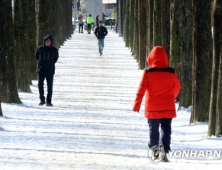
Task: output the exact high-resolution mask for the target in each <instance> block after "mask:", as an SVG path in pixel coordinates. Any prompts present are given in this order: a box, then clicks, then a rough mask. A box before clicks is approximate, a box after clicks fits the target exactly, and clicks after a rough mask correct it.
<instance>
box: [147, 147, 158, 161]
mask: <svg viewBox="0 0 222 170" xmlns="http://www.w3.org/2000/svg"><path fill="white" fill-rule="evenodd" d="M159 154H160V149H159V146H158V145H155V146H153V147H151V148H150V149H149V151H148V156H149V158H150V159H151V160H152V161H155V160H157V159H158V158H159Z"/></svg>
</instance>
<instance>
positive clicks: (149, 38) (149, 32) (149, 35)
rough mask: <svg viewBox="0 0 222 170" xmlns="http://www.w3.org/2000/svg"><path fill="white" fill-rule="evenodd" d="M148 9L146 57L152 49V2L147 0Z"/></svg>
mask: <svg viewBox="0 0 222 170" xmlns="http://www.w3.org/2000/svg"><path fill="white" fill-rule="evenodd" d="M147 3H148V9H147V29H146V30H147V49H146V54H147V55H148V54H149V53H150V51H151V50H152V48H153V18H154V14H153V12H154V11H153V7H154V2H153V0H148V2H147Z"/></svg>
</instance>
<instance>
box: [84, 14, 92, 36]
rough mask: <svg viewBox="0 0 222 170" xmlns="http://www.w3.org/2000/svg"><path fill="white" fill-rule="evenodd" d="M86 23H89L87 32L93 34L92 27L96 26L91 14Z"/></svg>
mask: <svg viewBox="0 0 222 170" xmlns="http://www.w3.org/2000/svg"><path fill="white" fill-rule="evenodd" d="M86 23H87V31H88V34H91V29H92V26H93V24H94V20H93V18H92V15H91V14H89V16H88V17H87V19H86Z"/></svg>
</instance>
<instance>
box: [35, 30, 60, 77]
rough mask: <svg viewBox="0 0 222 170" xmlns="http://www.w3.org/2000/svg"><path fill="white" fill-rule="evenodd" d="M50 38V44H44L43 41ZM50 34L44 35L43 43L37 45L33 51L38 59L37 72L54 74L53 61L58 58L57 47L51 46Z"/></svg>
mask: <svg viewBox="0 0 222 170" xmlns="http://www.w3.org/2000/svg"><path fill="white" fill-rule="evenodd" d="M47 39H50V40H51V45H50V46H45V41H46V40H47ZM52 39H53V38H52V36H51V35H50V34H48V35H46V36H45V38H44V45H41V46H39V47H38V49H37V50H36V53H35V57H36V59H37V60H38V69H37V72H38V73H39V74H43V75H50V74H55V63H56V62H57V60H58V58H59V54H58V50H57V48H55V47H53V46H52Z"/></svg>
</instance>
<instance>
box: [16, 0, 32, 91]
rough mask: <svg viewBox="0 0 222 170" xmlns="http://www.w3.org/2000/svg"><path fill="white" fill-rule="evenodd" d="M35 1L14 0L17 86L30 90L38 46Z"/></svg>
mask: <svg viewBox="0 0 222 170" xmlns="http://www.w3.org/2000/svg"><path fill="white" fill-rule="evenodd" d="M35 23H36V22H35V2H34V1H27V0H14V27H15V29H14V35H15V36H14V37H15V38H14V39H15V47H14V62H15V69H16V80H17V88H18V89H20V90H21V91H23V92H30V91H31V89H30V84H31V78H33V79H34V78H35V74H36V72H35V70H36V69H35V66H36V62H35V60H34V56H33V53H34V51H35V47H36V39H35V38H36V37H35V34H36V24H35Z"/></svg>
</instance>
